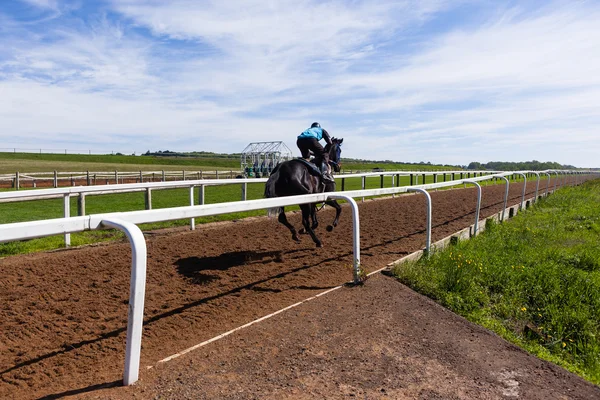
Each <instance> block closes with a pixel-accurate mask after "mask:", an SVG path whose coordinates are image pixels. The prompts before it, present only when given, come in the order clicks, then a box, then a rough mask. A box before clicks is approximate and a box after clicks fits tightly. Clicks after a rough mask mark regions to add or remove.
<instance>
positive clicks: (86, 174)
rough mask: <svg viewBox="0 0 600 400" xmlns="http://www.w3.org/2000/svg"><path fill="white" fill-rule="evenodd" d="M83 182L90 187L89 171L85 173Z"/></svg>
mask: <svg viewBox="0 0 600 400" xmlns="http://www.w3.org/2000/svg"><path fill="white" fill-rule="evenodd" d="M85 181H86V182H87V185H88V186H90V171H89V170H87V171H85Z"/></svg>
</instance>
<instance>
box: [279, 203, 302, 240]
mask: <svg viewBox="0 0 600 400" xmlns="http://www.w3.org/2000/svg"><path fill="white" fill-rule="evenodd" d="M277 220H278V221H279V222H281V223H282V224H283V225H285V226H286V227H287V228H288V229H289V230H290V232H292V239H294V240H295V241H296V242H299V241H300V238H299V237H298V233H297V232H296V228H294V226H293V225H292V224H290V223H289V221H288V220H287V217H286V216H285V209H284V208H283V207H281V212H280V213H279V217H278V218H277Z"/></svg>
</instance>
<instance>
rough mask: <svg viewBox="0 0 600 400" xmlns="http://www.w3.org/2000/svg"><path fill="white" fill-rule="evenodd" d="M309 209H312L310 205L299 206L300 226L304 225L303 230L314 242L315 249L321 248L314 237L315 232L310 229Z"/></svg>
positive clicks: (321, 245)
mask: <svg viewBox="0 0 600 400" xmlns="http://www.w3.org/2000/svg"><path fill="white" fill-rule="evenodd" d="M311 208H312V204H302V205H301V206H300V209H301V210H302V225H304V229H305V230H306V232H308V234H309V235H310V237H311V238H312V240H313V242H315V244H316V245H317V247H323V244H322V243H321V241H320V240H319V238H318V237H317V235H315V232H314V231H313V230H312V228H311V227H310V221H309V218H310V216H311Z"/></svg>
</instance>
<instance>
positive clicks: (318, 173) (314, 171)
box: [294, 157, 322, 177]
mask: <svg viewBox="0 0 600 400" xmlns="http://www.w3.org/2000/svg"><path fill="white" fill-rule="evenodd" d="M294 161H300V162H301V163H303V164H304V165H306V166H307V167H308V171H309V172H310V174H311V175H314V176H318V177H321V176H322V174H321V170H320V169H319V167H317V166H316V165H315V164H314V163H312V162H310V161H306V160H305V159H304V158H302V157H298V158H294Z"/></svg>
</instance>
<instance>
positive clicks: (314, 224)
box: [298, 204, 319, 235]
mask: <svg viewBox="0 0 600 400" xmlns="http://www.w3.org/2000/svg"><path fill="white" fill-rule="evenodd" d="M310 206H311V210H310V219H311V221H312V225H311V226H310V227H311V229H312V230H313V231H314V230H315V229H317V227H318V226H319V220H318V219H317V207H316V205H315V204H311V205H310ZM298 233H300V234H301V235H304V234H308V232H307V231H306V229H304V228H300V230H299V231H298Z"/></svg>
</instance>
